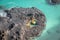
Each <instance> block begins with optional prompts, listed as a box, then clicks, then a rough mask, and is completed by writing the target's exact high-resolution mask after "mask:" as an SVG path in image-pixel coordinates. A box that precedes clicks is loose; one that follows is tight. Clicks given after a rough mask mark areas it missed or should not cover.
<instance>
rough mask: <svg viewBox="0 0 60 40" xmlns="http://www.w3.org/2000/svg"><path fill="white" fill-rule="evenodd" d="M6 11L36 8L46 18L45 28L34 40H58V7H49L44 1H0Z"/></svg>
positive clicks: (59, 18) (59, 39) (59, 21)
mask: <svg viewBox="0 0 60 40" xmlns="http://www.w3.org/2000/svg"><path fill="white" fill-rule="evenodd" d="M0 5H2V6H4V7H5V8H6V9H10V8H12V7H25V8H27V7H36V8H38V9H40V10H41V11H42V12H43V13H44V14H45V16H46V19H47V22H46V28H45V30H44V31H43V33H42V35H41V36H40V37H37V38H36V39H35V40H60V5H49V4H47V3H46V0H0Z"/></svg>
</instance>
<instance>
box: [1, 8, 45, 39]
mask: <svg viewBox="0 0 60 40" xmlns="http://www.w3.org/2000/svg"><path fill="white" fill-rule="evenodd" d="M4 12H5V13H6V14H7V15H6V17H2V16H0V40H29V39H30V38H31V37H37V36H38V35H41V33H42V31H43V30H44V28H45V21H46V18H45V15H44V14H43V13H42V12H41V11H40V10H39V9H37V8H35V7H32V8H22V7H20V8H11V9H10V10H4ZM32 18H34V19H36V25H33V26H30V27H29V26H26V23H27V22H29V21H30V20H32Z"/></svg>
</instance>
